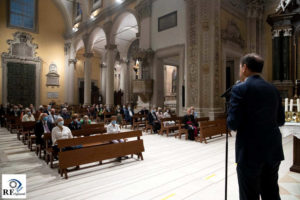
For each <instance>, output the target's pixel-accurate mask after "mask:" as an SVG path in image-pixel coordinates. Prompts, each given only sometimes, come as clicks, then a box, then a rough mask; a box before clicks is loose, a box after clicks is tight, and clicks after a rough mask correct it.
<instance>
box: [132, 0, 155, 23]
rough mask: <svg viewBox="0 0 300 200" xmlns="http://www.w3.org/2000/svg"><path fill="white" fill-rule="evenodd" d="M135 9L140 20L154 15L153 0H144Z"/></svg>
mask: <svg viewBox="0 0 300 200" xmlns="http://www.w3.org/2000/svg"><path fill="white" fill-rule="evenodd" d="M135 10H136V11H137V13H138V17H139V19H140V20H142V19H144V18H147V17H151V15H152V0H143V1H141V2H140V3H139V4H138V5H137V6H136V7H135Z"/></svg>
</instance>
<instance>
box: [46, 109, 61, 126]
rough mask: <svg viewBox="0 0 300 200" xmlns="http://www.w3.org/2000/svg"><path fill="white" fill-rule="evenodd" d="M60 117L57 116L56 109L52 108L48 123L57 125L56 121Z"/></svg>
mask: <svg viewBox="0 0 300 200" xmlns="http://www.w3.org/2000/svg"><path fill="white" fill-rule="evenodd" d="M58 117H59V115H56V114H55V109H54V108H51V110H50V114H49V116H48V121H49V122H50V123H51V124H55V122H56V120H57V119H58Z"/></svg>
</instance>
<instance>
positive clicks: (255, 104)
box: [227, 75, 285, 164]
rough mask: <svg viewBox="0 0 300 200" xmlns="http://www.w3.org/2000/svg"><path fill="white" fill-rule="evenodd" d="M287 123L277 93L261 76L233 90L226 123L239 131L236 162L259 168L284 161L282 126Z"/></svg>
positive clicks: (251, 78) (250, 78)
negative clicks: (258, 166)
mask: <svg viewBox="0 0 300 200" xmlns="http://www.w3.org/2000/svg"><path fill="white" fill-rule="evenodd" d="M284 122H285V115H284V110H283V106H282V101H281V97H280V94H279V92H278V90H277V89H276V88H275V87H274V86H273V85H271V84H270V83H268V82H266V81H265V80H263V79H262V78H261V77H260V76H259V75H254V76H251V77H248V78H247V80H246V81H245V82H243V83H240V84H238V85H236V86H234V87H233V88H232V92H231V99H230V107H229V111H228V118H227V123H228V126H229V128H230V129H231V130H237V136H236V162H237V163H245V162H247V163H253V164H260V163H262V162H268V163H274V162H278V161H281V160H283V159H284V155H283V149H282V136H281V133H280V130H279V128H278V127H279V126H282V125H283V124H284Z"/></svg>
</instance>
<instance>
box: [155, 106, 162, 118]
mask: <svg viewBox="0 0 300 200" xmlns="http://www.w3.org/2000/svg"><path fill="white" fill-rule="evenodd" d="M156 116H157V119H158V120H161V119H163V118H164V113H163V110H162V108H160V107H158V109H157V112H156Z"/></svg>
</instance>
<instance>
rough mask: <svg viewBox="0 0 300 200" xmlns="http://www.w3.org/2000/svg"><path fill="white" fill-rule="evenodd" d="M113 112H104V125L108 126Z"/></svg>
mask: <svg viewBox="0 0 300 200" xmlns="http://www.w3.org/2000/svg"><path fill="white" fill-rule="evenodd" d="M114 114H115V113H114V112H104V114H103V115H104V123H105V124H108V123H110V121H111V117H112V116H113V115H114Z"/></svg>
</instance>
